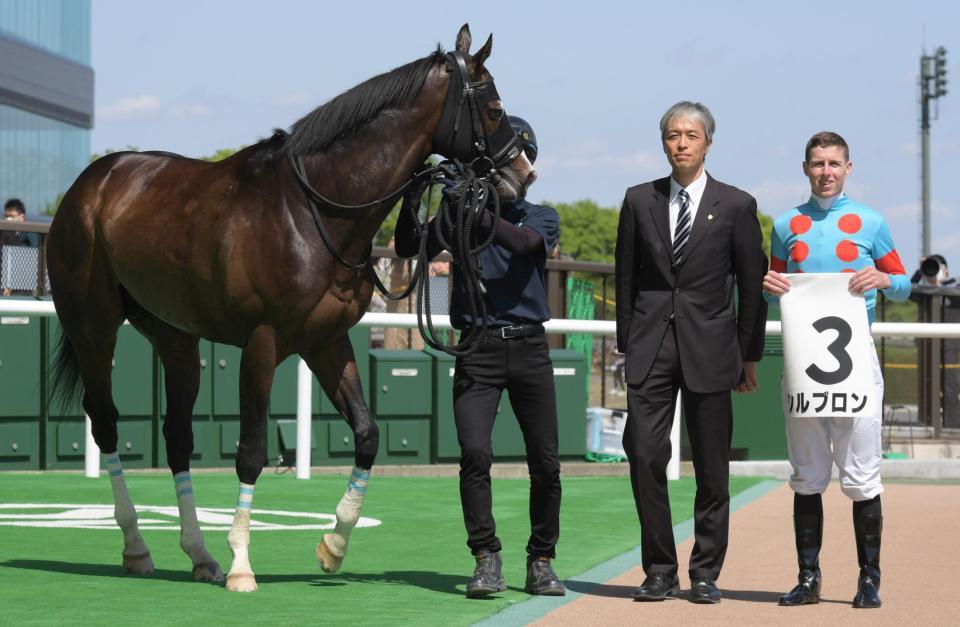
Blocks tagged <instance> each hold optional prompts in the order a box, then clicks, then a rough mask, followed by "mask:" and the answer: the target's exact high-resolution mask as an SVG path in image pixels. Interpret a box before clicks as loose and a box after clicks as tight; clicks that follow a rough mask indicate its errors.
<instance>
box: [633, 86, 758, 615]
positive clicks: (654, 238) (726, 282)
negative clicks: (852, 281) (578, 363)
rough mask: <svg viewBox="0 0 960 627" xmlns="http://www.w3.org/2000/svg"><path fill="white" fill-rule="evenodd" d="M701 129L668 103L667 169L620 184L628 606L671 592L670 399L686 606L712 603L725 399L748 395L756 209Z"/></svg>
mask: <svg viewBox="0 0 960 627" xmlns="http://www.w3.org/2000/svg"><path fill="white" fill-rule="evenodd" d="M714 129H715V124H714V120H713V116H712V115H711V114H710V111H709V110H708V109H707V108H706V107H705V106H703V105H702V104H700V103H692V102H686V101H685V102H679V103H677V104H675V105H674V106H672V107H671V108H670V109H669V110H668V111H667V112H666V113H665V114H664V116H663V118H662V119H661V120H660V132H661V139H662V142H663V151H664V152H665V153H666V155H667V159H668V160H669V162H670V166H671V168H672V174H671V176H669V177H667V178H662V179H658V180H656V181H652V182H650V183H644V184H643V185H637V186H635V187H631V188H629V189H628V190H627V193H626V197H625V198H624V200H623V208H622V209H621V210H620V224H619V228H618V231H617V250H616V290H617V346H618V347H619V349H620V351H621V352H623V353H625V354H626V382H627V385H628V391H627V406H628V410H629V414H628V418H627V424H626V428H625V429H624V434H623V447H624V451H625V452H626V453H627V457H628V458H629V460H630V479H631V483H632V486H633V496H634V499H635V501H636V505H637V514H638V515H639V517H640V526H641V546H642V552H643V569H644V571H645V572H646V575H647V577H646V579H645V580H644V582H643V584H642V585H641V586H640V587H639V588H637V590H636V591H635V593H634V599H635V600H637V601H662V600H663V599H664V598H666V597H669V596H675V595H676V594H677V593H678V592H679V590H680V585H679V580H678V578H677V551H676V546H675V545H674V541H673V525H672V522H671V518H670V502H669V499H668V496H667V477H666V467H667V463H668V462H669V461H670V439H669V438H670V429H671V425H672V422H673V416H674V409H675V403H676V397H677V391H678V390H680V391H681V393H682V399H683V407H684V409H685V416H686V426H687V432H688V434H689V436H690V446H691V449H692V453H693V465H694V469H695V471H696V476H697V496H696V501H695V514H694V536H695V540H696V542H695V544H694V548H693V553H692V555H691V557H690V579H691V582H692V593H691V600H692V601H693V602H695V603H717V602H719V601H720V591H719V590H718V589H717V586H716V580H717V577H718V576H719V575H720V568H721V566H722V565H723V558H724V555H725V554H726V550H727V529H728V526H729V525H728V523H729V514H730V495H729V491H728V476H729V459H730V438H731V433H732V424H733V409H732V405H731V399H730V390H731V389H735V390H736V391H738V392H751V391H754V390H755V389H756V388H757V378H756V367H755V366H756V364H755V362H756V361H758V360H759V359H760V356H761V354H762V352H763V333H764V326H765V323H766V305H765V304H764V301H763V296H762V284H763V274H764V272H765V269H766V266H767V261H766V256H765V255H764V254H763V249H762V240H763V237H762V235H761V233H760V224H759V222H758V221H757V202H756V200H754V198H753V197H752V196H750V195H749V194H747V193H745V192H743V191H741V190H739V189H737V188H735V187H731V186H730V185H725V184H724V183H721V182H719V181H717V180H715V179H713V178H712V177H710V176H709V175H708V174H707V173H706V172H705V171H704V168H703V163H704V158H705V157H706V154H707V151H708V150H709V149H710V145H711V142H712V139H713V133H714ZM734 287H736V292H734ZM735 294H736V299H734V295H735ZM735 300H736V306H734V301H735Z"/></svg>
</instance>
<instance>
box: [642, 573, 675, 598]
mask: <svg viewBox="0 0 960 627" xmlns="http://www.w3.org/2000/svg"><path fill="white" fill-rule="evenodd" d="M678 594H680V580H679V579H677V576H676V575H668V574H666V573H650V574H649V575H647V578H646V579H644V580H643V583H642V584H640V587H639V588H637V589H636V590H634V591H633V600H634V601H663V600H664V599H666V598H667V597H675V596H677V595H678Z"/></svg>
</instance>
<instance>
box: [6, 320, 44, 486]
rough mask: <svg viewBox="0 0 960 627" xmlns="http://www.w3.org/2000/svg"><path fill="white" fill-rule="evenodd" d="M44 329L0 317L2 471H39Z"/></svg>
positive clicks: (33, 323)
mask: <svg viewBox="0 0 960 627" xmlns="http://www.w3.org/2000/svg"><path fill="white" fill-rule="evenodd" d="M41 327H42V322H41V319H40V318H38V317H24V316H3V317H0V470H37V469H39V468H40V453H41V447H40V412H41V402H40V401H41V396H42V386H41V378H42V364H41V359H40V358H41V337H42V329H41Z"/></svg>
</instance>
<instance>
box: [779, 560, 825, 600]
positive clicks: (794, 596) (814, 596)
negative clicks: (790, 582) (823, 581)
mask: <svg viewBox="0 0 960 627" xmlns="http://www.w3.org/2000/svg"><path fill="white" fill-rule="evenodd" d="M798 579H799V583H798V584H797V585H796V586H794V588H793V590H791V591H790V592H788V593H786V594H784V595H783V596H781V597H780V605H784V606H794V605H813V604H814V603H819V602H820V569H819V568H818V569H817V570H809V571H800V576H799V577H798Z"/></svg>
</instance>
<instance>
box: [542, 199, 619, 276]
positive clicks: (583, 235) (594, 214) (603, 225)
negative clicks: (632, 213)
mask: <svg viewBox="0 0 960 627" xmlns="http://www.w3.org/2000/svg"><path fill="white" fill-rule="evenodd" d="M543 204H545V205H550V206H552V207H554V208H555V209H556V210H557V213H559V214H560V250H561V251H562V252H563V254H566V255H570V256H571V257H573V258H574V259H576V260H577V261H598V262H606V263H613V253H614V250H615V248H616V244H617V223H618V222H619V220H620V213H619V212H618V211H617V210H616V209H613V208H610V207H601V206H599V205H598V204H597V203H595V202H594V201H592V200H578V201H576V202H573V203H551V202H548V201H545V202H544V203H543Z"/></svg>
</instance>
